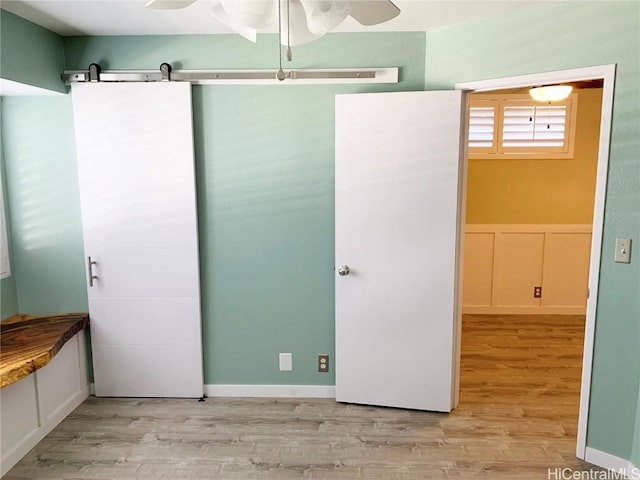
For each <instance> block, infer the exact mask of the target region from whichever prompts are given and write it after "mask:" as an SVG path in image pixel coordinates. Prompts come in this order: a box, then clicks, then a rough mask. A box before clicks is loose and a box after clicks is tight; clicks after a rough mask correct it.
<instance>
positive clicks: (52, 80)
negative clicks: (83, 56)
mask: <svg viewBox="0 0 640 480" xmlns="http://www.w3.org/2000/svg"><path fill="white" fill-rule="evenodd" d="M63 66H64V46H63V43H62V37H60V36H59V35H56V34H55V33H52V32H50V31H49V30H47V29H45V28H42V27H40V26H39V25H35V24H33V23H31V22H28V21H27V20H24V19H23V18H21V17H18V16H16V15H14V14H12V13H9V12H7V11H5V10H2V9H0V76H1V77H2V78H6V79H7V80H13V81H14V82H19V83H26V84H27V85H33V86H36V87H41V88H46V89H48V90H54V91H56V92H66V91H67V87H66V86H65V85H64V83H62V80H61V79H60V74H61V73H62V72H63V70H64V68H63Z"/></svg>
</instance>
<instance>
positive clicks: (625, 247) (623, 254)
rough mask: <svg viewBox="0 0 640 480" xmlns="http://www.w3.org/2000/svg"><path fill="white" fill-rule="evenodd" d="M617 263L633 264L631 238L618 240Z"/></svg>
mask: <svg viewBox="0 0 640 480" xmlns="http://www.w3.org/2000/svg"><path fill="white" fill-rule="evenodd" d="M616 263H631V239H630V238H616Z"/></svg>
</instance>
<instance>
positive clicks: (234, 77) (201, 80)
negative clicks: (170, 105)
mask: <svg viewBox="0 0 640 480" xmlns="http://www.w3.org/2000/svg"><path fill="white" fill-rule="evenodd" d="M284 72H285V75H287V77H286V78H285V79H284V80H278V79H277V78H276V70H215V71H213V70H176V71H173V72H172V73H171V81H172V82H189V83H191V84H192V85H287V86H291V85H323V84H340V85H344V84H360V83H398V72H399V68H398V67H385V68H332V69H328V68H321V69H297V70H293V69H286V70H284ZM351 72H355V73H370V72H374V73H375V76H374V77H373V78H371V77H368V76H362V77H360V76H359V75H358V76H357V77H355V76H354V77H353V78H351V77H348V78H341V77H340V76H337V77H335V78H333V77H332V76H331V75H328V76H326V77H324V78H301V77H303V76H304V74H313V73H321V74H322V73H326V74H340V73H351ZM256 73H257V74H262V75H265V76H266V77H267V78H242V77H243V76H250V75H251V74H256ZM63 77H64V80H65V83H66V84H67V85H70V84H75V83H87V82H89V74H88V72H87V71H86V70H65V72H64V74H63ZM161 78H162V77H161V74H160V71H159V70H105V71H103V72H101V73H100V82H104V83H107V82H159V81H161Z"/></svg>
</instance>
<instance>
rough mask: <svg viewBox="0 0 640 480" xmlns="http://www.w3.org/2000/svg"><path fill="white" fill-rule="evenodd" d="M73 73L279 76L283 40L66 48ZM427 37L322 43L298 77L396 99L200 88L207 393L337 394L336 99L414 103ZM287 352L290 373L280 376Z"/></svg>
mask: <svg viewBox="0 0 640 480" xmlns="http://www.w3.org/2000/svg"><path fill="white" fill-rule="evenodd" d="M65 46H66V50H65V51H66V59H67V68H68V69H75V68H86V66H87V65H89V64H90V63H92V62H99V63H100V64H101V65H102V66H103V67H104V68H105V69H106V68H110V69H126V68H130V69H131V68H158V67H159V65H160V63H162V62H165V61H166V62H170V63H172V65H173V66H174V68H176V69H177V68H184V69H188V68H191V69H197V68H210V69H214V68H220V69H222V68H245V69H246V68H274V67H275V66H276V65H277V61H278V50H277V48H278V47H277V38H276V36H275V35H262V36H260V38H259V41H258V43H257V44H256V45H254V44H252V43H250V42H248V41H246V40H244V39H242V38H241V37H239V36H237V35H219V36H195V37H194V36H191V37H184V36H174V37H92V38H67V39H65ZM424 58H425V34H424V33H407V34H371V35H357V36H354V35H345V34H335V35H329V36H327V37H326V38H323V39H321V40H319V41H317V42H314V43H312V44H309V45H306V46H301V47H298V48H294V62H293V64H292V66H293V67H294V68H303V67H304V68H314V67H315V68H330V67H335V68H339V67H367V66H371V67H374V66H382V67H385V66H398V67H401V79H402V81H401V82H400V83H399V84H397V85H353V86H332V85H324V86H300V85H298V86H282V85H278V86H266V87H264V86H206V87H194V89H193V99H194V101H193V105H194V119H195V121H194V137H195V149H196V150H195V151H196V168H197V188H198V209H199V218H200V240H201V241H200V245H201V272H202V273H201V275H202V300H203V319H204V320H203V334H204V356H205V359H204V361H205V382H206V383H207V384H212V383H217V384H220V383H239V384H333V383H334V381H335V380H334V375H333V373H330V374H319V373H317V372H316V355H317V354H319V353H329V354H331V355H333V352H334V297H333V289H334V283H333V256H334V251H333V248H334V247H333V175H334V173H333V172H334V169H333V150H334V133H333V130H334V95H335V94H336V93H345V92H365V91H366V92H371V91H389V90H422V89H423V87H424ZM279 352H292V353H293V356H294V371H293V372H279V371H278V353H279Z"/></svg>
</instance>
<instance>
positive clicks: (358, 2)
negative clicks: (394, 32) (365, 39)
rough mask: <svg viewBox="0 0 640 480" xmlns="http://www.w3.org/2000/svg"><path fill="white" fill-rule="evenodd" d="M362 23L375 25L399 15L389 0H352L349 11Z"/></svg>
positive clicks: (398, 11)
mask: <svg viewBox="0 0 640 480" xmlns="http://www.w3.org/2000/svg"><path fill="white" fill-rule="evenodd" d="M349 14H350V15H351V16H352V17H353V18H355V19H356V20H357V21H358V22H359V23H361V24H362V25H377V24H379V23H384V22H386V21H389V20H391V19H392V18H395V17H397V16H398V15H400V9H399V8H398V7H397V6H396V5H395V4H394V3H393V2H392V1H391V0H354V1H352V2H351V12H350V13H349Z"/></svg>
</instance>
